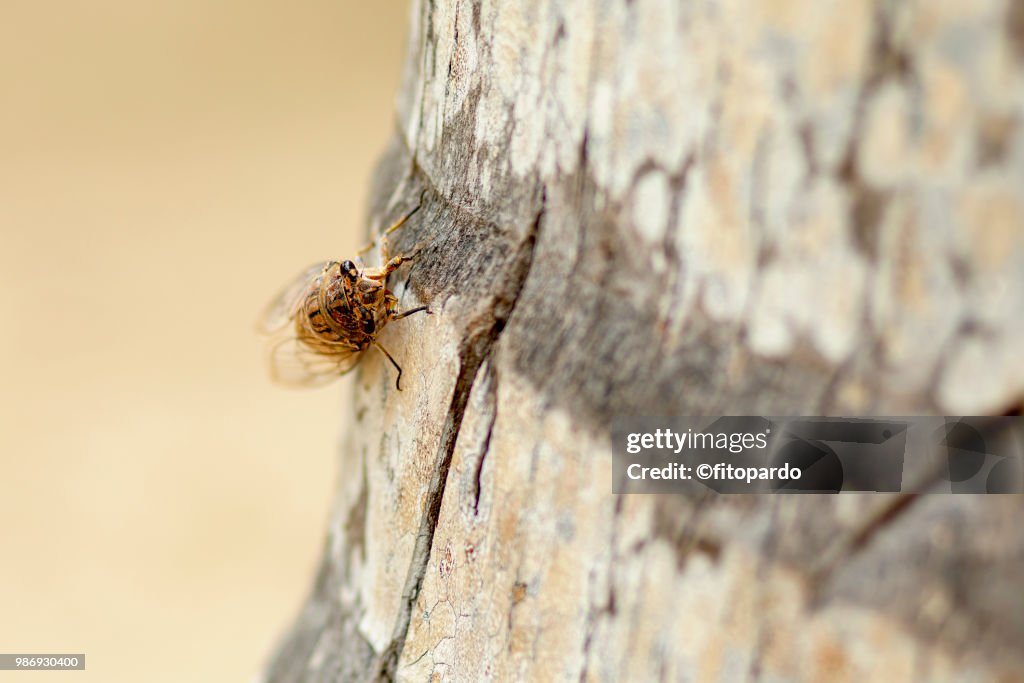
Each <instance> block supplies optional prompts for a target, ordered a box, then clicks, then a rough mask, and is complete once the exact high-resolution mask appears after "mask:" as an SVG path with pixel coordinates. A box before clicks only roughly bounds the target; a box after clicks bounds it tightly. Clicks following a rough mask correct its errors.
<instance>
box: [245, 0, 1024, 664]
mask: <svg viewBox="0 0 1024 683" xmlns="http://www.w3.org/2000/svg"><path fill="white" fill-rule="evenodd" d="M411 16H412V21H411V35H410V47H409V53H408V61H407V64H406V67H405V72H404V80H403V86H402V89H401V92H400V94H399V114H398V125H399V132H398V134H397V136H396V139H395V141H394V143H393V145H392V147H391V149H390V151H389V152H388V153H387V154H386V156H385V158H384V159H383V160H382V163H381V165H380V168H379V170H378V174H377V179H376V185H375V188H376V189H375V191H374V196H373V200H372V207H371V209H372V214H373V215H374V217H375V221H376V222H377V223H378V224H384V223H385V222H386V221H389V220H393V219H394V218H395V217H397V216H399V215H400V214H401V213H402V212H403V211H407V210H408V209H410V208H411V207H412V206H415V205H416V203H417V201H418V199H419V197H420V196H421V192H423V191H424V190H425V191H426V193H425V195H424V196H423V206H422V208H421V209H420V211H419V212H418V213H417V214H416V215H415V216H414V217H413V219H411V220H410V221H409V223H408V224H407V225H406V226H405V227H403V228H402V230H401V231H399V232H397V233H395V235H394V239H393V240H392V244H391V246H392V251H393V252H395V253H409V252H413V251H415V250H416V249H417V248H418V249H419V252H418V256H417V258H416V259H415V260H414V261H413V262H412V264H411V265H409V266H403V268H402V269H400V270H399V271H397V272H396V273H395V274H393V275H392V276H391V279H390V281H389V282H390V286H391V288H392V289H393V290H394V291H395V292H396V294H398V295H399V297H400V301H401V305H402V306H403V307H405V308H409V307H412V306H414V305H418V304H420V303H428V304H430V306H431V307H432V310H433V315H429V316H428V315H418V316H413V317H410V318H408V319H407V320H402V321H401V322H394V323H392V324H391V325H389V326H388V328H387V329H386V330H385V332H384V333H382V335H381V337H380V341H381V342H382V343H383V344H384V345H385V346H386V347H387V348H388V350H389V351H390V352H391V353H392V355H393V356H395V358H396V360H397V361H398V362H399V363H400V364H401V365H402V367H403V370H404V375H403V381H402V389H403V390H402V391H401V392H398V391H396V390H395V386H394V373H393V370H392V368H391V367H390V366H389V364H388V363H387V362H386V361H385V360H383V359H382V358H381V357H380V356H379V354H377V355H374V354H373V353H368V354H367V356H366V358H364V360H363V362H362V365H361V366H360V369H359V371H358V373H357V378H356V389H355V398H354V402H353V414H352V415H351V417H350V418H349V428H348V430H347V437H346V442H345V447H344V449H343V452H342V457H341V478H340V484H339V489H338V492H337V503H336V507H335V509H334V513H333V516H332V522H331V527H330V529H331V530H330V535H329V539H328V541H327V544H326V550H325V556H324V560H323V565H322V569H321V571H320V576H319V579H318V581H317V585H316V588H315V590H314V591H313V594H312V596H311V597H310V599H309V601H308V603H307V604H306V606H305V608H304V609H303V611H302V613H301V615H300V616H299V618H298V620H297V623H296V624H295V625H294V627H293V628H292V630H291V631H290V633H289V634H288V636H287V637H286V639H285V640H284V642H283V643H282V645H281V646H280V648H279V650H278V651H277V653H276V654H275V655H274V657H273V658H272V661H271V663H270V664H269V665H268V667H267V670H266V672H265V680H267V681H271V682H273V683H285V682H289V681H310V682H312V681H337V680H367V679H372V680H392V679H399V680H414V681H416V680H464V681H476V680H535V681H549V680H550V681H554V680H572V681H582V680H601V681H648V680H686V681H691V680H692V681H745V680H761V679H763V680H770V681H798V680H799V681H819V680H834V681H842V680H905V681H917V680H926V679H927V680H938V681H960V680H965V679H967V678H971V680H999V681H1010V680H1017V681H1020V680H1024V677H1022V674H1021V672H1022V671H1024V532H1022V531H1021V528H1022V527H1021V519H1022V517H1024V501H1022V499H1021V498H1020V497H1017V496H1003V497H997V496H989V497H969V496H948V495H947V496H940V495H933V496H916V497H912V496H899V495H893V496H888V495H858V494H843V495H840V496H832V497H825V496H731V497H730V496H715V495H709V496H703V497H689V496H682V495H679V496H653V495H623V496H613V495H612V493H611V490H612V482H611V457H610V448H611V447H610V435H609V431H610V422H611V419H612V418H613V417H614V416H621V415H700V414H734V415H786V414H791V415H800V414H803V415H817V414H824V415H828V414H845V415H854V414H875V415H887V414H892V415H911V414H931V413H938V414H944V413H949V414H958V415H959V414H990V413H1003V412H1007V411H1012V410H1014V407H1015V406H1016V405H1019V402H1020V400H1021V398H1022V396H1024V354H1022V353H1021V350H1020V349H1021V344H1020V340H1021V338H1022V335H1024V227H1022V226H1024V190H1022V188H1024V134H1022V131H1021V126H1022V125H1024V2H1013V1H1009V2H999V1H995V0H993V1H991V2H989V1H979V0H958V1H956V2H943V3H938V2H934V3H933V2H923V3H901V2H888V1H885V0H877V1H876V2H874V3H860V2H849V3H838V2H835V3H832V2H771V3H767V2H758V3H738V2H731V1H722V2H714V1H712V2H697V1H686V2H684V1H679V2H670V1H668V0H664V1H662V2H658V1H656V0H635V1H633V2H631V1H629V0H617V1H600V2H593V1H591V0H552V1H550V2H543V3H542V2H529V1H525V0H523V1H511V2H500V3H499V2H472V1H468V0H466V1H462V2H459V1H457V0H437V1H436V2H431V1H430V0H421V1H420V2H418V3H414V7H413V10H412V15H411Z"/></svg>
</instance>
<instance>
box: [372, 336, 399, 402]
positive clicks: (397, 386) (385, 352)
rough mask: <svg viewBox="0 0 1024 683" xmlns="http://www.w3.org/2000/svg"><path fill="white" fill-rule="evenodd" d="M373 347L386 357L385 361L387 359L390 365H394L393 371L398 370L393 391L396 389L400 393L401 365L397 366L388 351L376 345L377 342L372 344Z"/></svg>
mask: <svg viewBox="0 0 1024 683" xmlns="http://www.w3.org/2000/svg"><path fill="white" fill-rule="evenodd" d="M373 345H374V346H376V347H377V349H378V350H379V351H380V352H381V353H383V354H384V355H385V356H387V359H388V360H389V361H391V364H392V365H394V366H395V370H398V377H396V378H395V389H398V390H399V391H401V390H402V366H401V365H399V364H398V363H397V362H396V361H395V359H394V358H392V357H391V354H390V353H388V350H387V349H385V348H384V347H383V346H381V345H380V344H378V343H377V342H373Z"/></svg>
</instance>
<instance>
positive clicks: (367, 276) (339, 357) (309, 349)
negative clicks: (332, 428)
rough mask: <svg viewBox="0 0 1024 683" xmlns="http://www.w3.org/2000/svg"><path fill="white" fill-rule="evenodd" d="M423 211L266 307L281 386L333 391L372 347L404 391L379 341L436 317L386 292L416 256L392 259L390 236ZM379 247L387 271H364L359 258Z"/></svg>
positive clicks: (313, 271) (317, 269)
mask: <svg viewBox="0 0 1024 683" xmlns="http://www.w3.org/2000/svg"><path fill="white" fill-rule="evenodd" d="M420 204H422V197H421V198H420ZM419 208H420V207H419V205H417V206H416V208H415V209H413V210H412V211H410V212H409V213H407V214H406V215H405V216H403V217H402V218H401V219H400V220H399V221H398V222H396V223H395V224H394V225H392V226H391V227H389V228H388V229H387V230H385V231H384V233H383V234H382V235H381V236H380V238H379V240H377V241H375V242H371V243H370V244H369V245H367V246H366V247H364V248H363V249H361V250H360V251H359V252H357V256H356V259H355V261H351V260H345V261H326V262H323V263H317V264H315V265H313V266H310V267H309V268H308V269H307V270H306V271H305V272H303V273H302V274H301V275H299V276H298V277H297V278H295V280H294V281H293V282H292V283H291V284H290V285H288V286H287V287H285V288H284V290H282V291H281V293H280V294H279V295H278V296H277V297H276V298H275V299H274V300H273V301H272V302H271V303H270V305H269V306H267V308H266V310H265V311H264V313H263V316H262V317H261V319H260V324H259V329H260V331H261V332H263V333H264V334H267V335H271V339H270V343H269V357H270V373H271V376H272V377H273V379H274V380H275V381H277V382H280V383H282V384H287V385H292V386H301V387H311V386H320V385H323V384H327V383H328V382H331V381H332V380H334V379H336V378H337V377H339V376H341V375H343V374H345V373H346V372H348V371H350V370H352V369H353V368H354V367H355V366H356V364H357V363H358V362H359V360H360V359H361V358H362V356H363V352H365V351H366V350H367V349H369V348H370V347H371V346H372V347H374V348H376V349H377V350H378V351H380V352H381V353H382V354H384V356H385V358H387V359H388V360H389V361H391V364H392V365H393V366H395V370H397V371H398V376H397V377H396V378H395V387H396V388H397V389H398V390H399V391H401V389H402V367H401V366H400V365H399V364H398V362H397V361H396V360H395V359H394V357H393V356H392V355H391V354H390V353H388V350H387V349H385V348H384V347H383V346H381V344H380V342H378V341H377V336H378V335H379V334H380V332H381V330H382V329H384V326H385V325H387V324H388V323H389V322H391V321H392V320H401V319H402V318H405V317H408V316H410V315H412V314H413V313H419V312H420V311H426V312H427V313H430V309H429V307H427V306H418V307H416V308H411V309H409V310H406V311H399V310H398V299H397V298H396V297H395V295H394V294H393V293H392V292H391V291H390V290H389V289H388V288H387V278H388V275H390V274H391V273H392V272H394V271H395V270H396V269H397V268H399V267H400V266H401V265H402V264H403V263H406V262H408V261H410V260H412V258H414V257H415V255H416V254H415V253H413V254H411V255H408V256H395V257H394V258H390V257H389V255H388V248H387V236H388V235H389V234H391V233H392V232H394V231H395V230H397V229H398V228H400V227H401V226H402V225H403V224H404V223H405V222H406V221H407V220H409V218H410V217H411V216H412V215H413V214H415V213H416V211H418V210H419ZM378 242H379V245H380V253H381V260H382V262H383V264H382V265H381V266H379V267H376V268H369V267H366V266H364V265H363V263H362V261H361V260H360V258H359V255H361V254H363V253H365V252H367V251H369V250H370V249H372V248H373V247H374V246H375V245H376V244H377V243H378Z"/></svg>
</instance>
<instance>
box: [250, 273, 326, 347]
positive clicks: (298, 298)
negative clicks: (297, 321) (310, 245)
mask: <svg viewBox="0 0 1024 683" xmlns="http://www.w3.org/2000/svg"><path fill="white" fill-rule="evenodd" d="M330 264H331V261H322V262H320V263H315V264H313V265H311V266H310V267H309V268H307V269H306V270H305V271H303V273H302V274H301V275H299V276H298V277H297V278H295V279H294V280H293V281H292V282H291V283H289V285H288V286H287V287H285V288H284V289H282V290H281V291H280V292H279V293H278V295H277V296H276V297H274V299H273V300H272V301H271V302H270V303H269V304H268V305H267V307H266V308H265V309H263V314H262V315H260V319H259V322H258V323H257V329H258V330H259V331H260V332H262V333H263V334H273V333H274V332H276V331H278V330H280V329H281V328H282V327H284V326H285V325H287V324H288V323H290V322H291V320H292V318H293V316H294V315H295V312H296V311H297V310H298V308H299V306H300V305H301V304H302V301H303V300H304V299H305V297H306V293H307V292H308V291H309V290H310V288H312V287H316V286H319V283H320V278H322V277H323V274H324V271H325V270H326V269H327V267H328V266H329V265H330Z"/></svg>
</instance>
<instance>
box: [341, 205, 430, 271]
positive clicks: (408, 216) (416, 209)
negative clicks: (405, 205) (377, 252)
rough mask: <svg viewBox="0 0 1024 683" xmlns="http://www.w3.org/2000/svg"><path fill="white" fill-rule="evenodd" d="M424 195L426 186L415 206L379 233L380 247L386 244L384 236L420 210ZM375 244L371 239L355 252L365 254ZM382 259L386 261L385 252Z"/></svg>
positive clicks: (357, 254) (359, 254)
mask: <svg viewBox="0 0 1024 683" xmlns="http://www.w3.org/2000/svg"><path fill="white" fill-rule="evenodd" d="M426 196H427V190H426V188H424V189H423V192H421V193H420V200H419V202H417V204H416V208H414V209H413V210H412V211H410V212H409V213H407V214H405V215H404V216H402V217H401V218H399V219H398V221H396V222H395V223H394V225H392V226H391V227H390V228H388V229H387V230H385V231H384V232H383V233H381V235H380V237H379V239H380V242H381V246H382V247H384V245H386V243H387V240H386V239H385V238H386V237H387V236H388V235H390V234H391V233H393V232H394V231H395V230H398V229H399V228H400V227H402V226H403V225H405V222H406V221H407V220H409V219H410V218H412V216H413V214H415V213H416V212H417V211H419V210H420V207H421V206H423V198H424V197H426ZM375 246H377V240H373V241H372V242H370V243H369V244H367V245H366V246H365V247H363V248H362V249H360V250H359V251H357V252H356V256H361V255H363V254H365V253H366V252H368V251H370V250H371V249H373V248H374V247H375ZM384 260H385V261H386V260H388V258H387V255H386V254H385V255H384Z"/></svg>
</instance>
